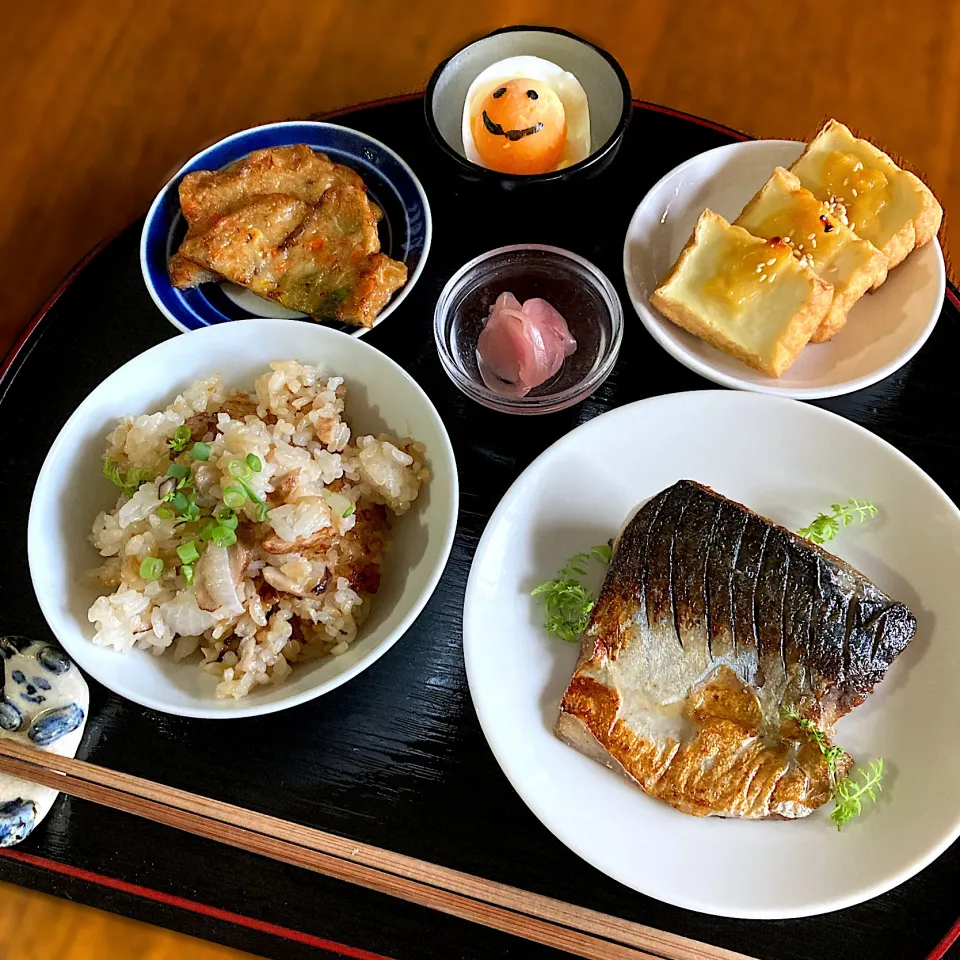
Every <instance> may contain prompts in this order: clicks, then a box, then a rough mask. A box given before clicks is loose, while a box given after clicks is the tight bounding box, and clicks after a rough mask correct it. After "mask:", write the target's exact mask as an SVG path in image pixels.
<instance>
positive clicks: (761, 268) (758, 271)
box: [757, 263, 763, 273]
mask: <svg viewBox="0 0 960 960" xmlns="http://www.w3.org/2000/svg"><path fill="white" fill-rule="evenodd" d="M757 273H763V264H762V263H761V264H760V266H759V267H757Z"/></svg>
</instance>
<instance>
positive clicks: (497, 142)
mask: <svg viewBox="0 0 960 960" xmlns="http://www.w3.org/2000/svg"><path fill="white" fill-rule="evenodd" d="M462 129H463V149H464V152H465V153H466V155H467V159H468V160H471V161H472V162H473V163H476V164H479V165H480V166H481V167H487V168H488V169H490V170H496V171H498V172H499V173H513V174H535V173H549V172H552V171H553V170H562V169H563V168H564V167H569V166H572V165H573V164H575V163H579V162H580V161H581V160H584V159H586V157H588V156H589V155H590V152H591V151H590V110H589V107H588V104H587V95H586V93H584V90H583V87H582V86H580V81H579V80H577V78H576V77H575V76H574V75H573V74H572V73H570V72H569V71H567V70H564V69H563V68H562V67H558V66H557V65H556V64H555V63H551V62H550V61H549V60H544V59H542V58H540V57H510V58H509V59H507V60H500V61H498V62H497V63H494V64H492V65H491V66H489V67H487V69H486V70H484V71H483V72H482V73H481V74H480V75H479V76H478V77H477V78H476V79H475V80H474V81H473V83H471V84H470V89H469V90H468V91H467V96H466V99H465V101H464V104H463V128H462Z"/></svg>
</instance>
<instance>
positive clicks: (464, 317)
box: [433, 243, 623, 414]
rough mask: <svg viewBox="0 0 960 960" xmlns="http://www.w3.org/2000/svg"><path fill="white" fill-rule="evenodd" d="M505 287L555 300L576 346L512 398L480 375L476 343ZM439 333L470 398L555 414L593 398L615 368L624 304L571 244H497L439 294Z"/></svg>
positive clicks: (520, 295)
mask: <svg viewBox="0 0 960 960" xmlns="http://www.w3.org/2000/svg"><path fill="white" fill-rule="evenodd" d="M506 291H509V292H510V293H512V294H514V295H515V296H516V297H517V299H518V300H520V301H521V303H522V302H523V301H525V300H529V299H530V298H531V297H542V298H543V299H544V300H547V301H549V302H550V303H551V304H552V305H553V306H554V307H555V308H556V309H557V310H558V311H559V312H560V313H561V314H562V315H563V317H564V319H565V320H566V321H567V325H568V326H569V327H570V333H571V334H573V336H574V338H575V339H576V341H577V349H576V352H575V353H573V354H572V355H571V356H569V357H567V358H566V359H565V360H564V362H563V366H562V367H561V368H560V370H559V371H558V372H557V373H556V374H555V375H554V376H553V377H551V378H550V379H549V380H547V382H546V383H542V384H541V385H540V386H539V387H534V388H533V389H532V390H531V391H530V392H529V393H528V394H527V395H526V396H524V397H505V396H502V395H501V394H499V393H496V392H495V391H493V390H491V389H490V388H489V387H488V386H487V385H486V384H485V383H484V382H483V379H482V377H481V376H480V369H479V365H478V361H477V341H478V340H479V338H480V331H481V330H483V324H484V321H485V320H486V318H487V316H488V315H489V310H490V307H491V305H492V304H493V303H494V301H495V300H496V299H497V297H498V296H499V295H500V294H501V293H504V292H506ZM433 333H434V337H435V338H436V341H437V351H438V352H439V354H440V361H441V362H442V364H443V368H444V370H446V372H447V375H448V376H449V377H450V379H451V380H452V381H453V382H454V383H455V384H456V385H457V386H458V387H459V388H460V389H461V390H462V391H463V392H464V393H465V394H466V395H467V396H468V397H470V398H471V399H473V400H476V401H477V403H482V404H483V405H484V406H485V407H490V409H492V410H500V411H501V412H503V413H523V414H532V413H553V412H555V411H557V410H563V409H564V408H566V407H569V406H572V405H573V404H575V403H579V402H580V401H581V400H584V399H585V398H586V397H589V396H590V394H592V393H593V392H594V391H595V390H596V389H597V387H599V386H600V384H602V383H603V381H604V380H606V379H607V377H608V376H609V374H610V371H611V370H612V369H613V365H614V364H615V363H616V360H617V353H618V352H619V350H620V341H621V339H622V337H623V310H622V308H621V306H620V299H619V297H618V296H617V292H616V290H614V288H613V285H612V284H611V283H610V281H609V280H608V279H607V278H606V277H605V276H604V275H603V273H601V272H600V271H599V270H598V269H597V268H596V267H595V266H594V265H593V264H592V263H590V262H589V261H588V260H584V259H583V257H578V256H577V255H576V254H575V253H571V252H570V251H569V250H561V249H560V248H559V247H549V246H544V245H543V244H539V243H522V244H514V245H512V246H508V247H498V248H497V249H496V250H490V251H489V252H488V253H484V254H481V255H480V256H479V257H476V258H474V259H473V260H471V261H470V262H469V263H467V264H464V266H462V267H461V268H460V269H459V270H458V271H457V272H456V273H455V274H454V275H453V276H452V277H451V278H450V279H449V280H448V281H447V284H446V286H445V287H444V288H443V291H442V292H441V294H440V298H439V299H438V300H437V306H436V310H435V311H434V315H433Z"/></svg>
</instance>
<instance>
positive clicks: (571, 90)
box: [462, 57, 591, 170]
mask: <svg viewBox="0 0 960 960" xmlns="http://www.w3.org/2000/svg"><path fill="white" fill-rule="evenodd" d="M518 78H524V79H528V80H539V81H540V83H544V84H546V85H547V86H548V87H550V89H551V90H553V92H554V93H555V94H556V95H557V96H558V97H559V98H560V102H561V103H562V104H563V112H564V114H565V116H566V120H567V142H566V144H565V145H564V148H563V152H562V153H561V154H560V159H559V160H558V161H557V166H556V167H555V168H554V169H556V170H562V169H563V168H564V167H569V166H572V165H573V164H575V163H579V162H580V161H581V160H585V159H586V158H587V157H588V156H589V155H590V153H591V149H590V107H589V104H588V103H587V95H586V93H585V92H584V89H583V87H582V86H580V81H579V80H578V79H577V78H576V77H575V76H574V75H573V74H572V73H570V72H569V71H568V70H564V69H563V68H562V67H558V66H557V65H556V64H555V63H551V62H550V61H549V60H544V59H543V58H541V57H509V58H508V59H506V60H498V61H497V62H496V63H493V64H491V65H490V66H489V67H487V69H486V70H484V71H482V72H481V73H480V74H479V76H478V77H477V78H476V79H475V80H474V81H473V83H471V84H470V89H469V90H468V91H467V96H466V99H465V100H464V102H463V126H462V133H463V149H464V152H465V153H466V155H467V159H468V160H470V161H472V162H473V163H476V164H478V165H479V166H481V167H482V166H484V163H483V161H482V160H481V159H480V154H479V152H478V151H477V146H476V144H475V143H474V140H473V131H472V130H471V128H470V126H471V124H470V121H471V118H472V117H473V116H474V115H475V114H478V113H479V112H480V109H481V106H482V104H483V101H484V100H485V99H486V98H487V96H489V94H491V93H492V92H493V91H494V90H495V89H496V88H497V87H498V86H500V84H502V83H504V82H505V81H507V80H515V79H518Z"/></svg>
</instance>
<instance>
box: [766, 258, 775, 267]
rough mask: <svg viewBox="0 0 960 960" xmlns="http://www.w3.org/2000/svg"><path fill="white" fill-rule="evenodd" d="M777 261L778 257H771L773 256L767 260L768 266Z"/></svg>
mask: <svg viewBox="0 0 960 960" xmlns="http://www.w3.org/2000/svg"><path fill="white" fill-rule="evenodd" d="M776 262H777V258H776V257H771V258H770V259H769V260H768V261H767V266H768V267H772V266H773V265H774V264H775V263H776Z"/></svg>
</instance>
